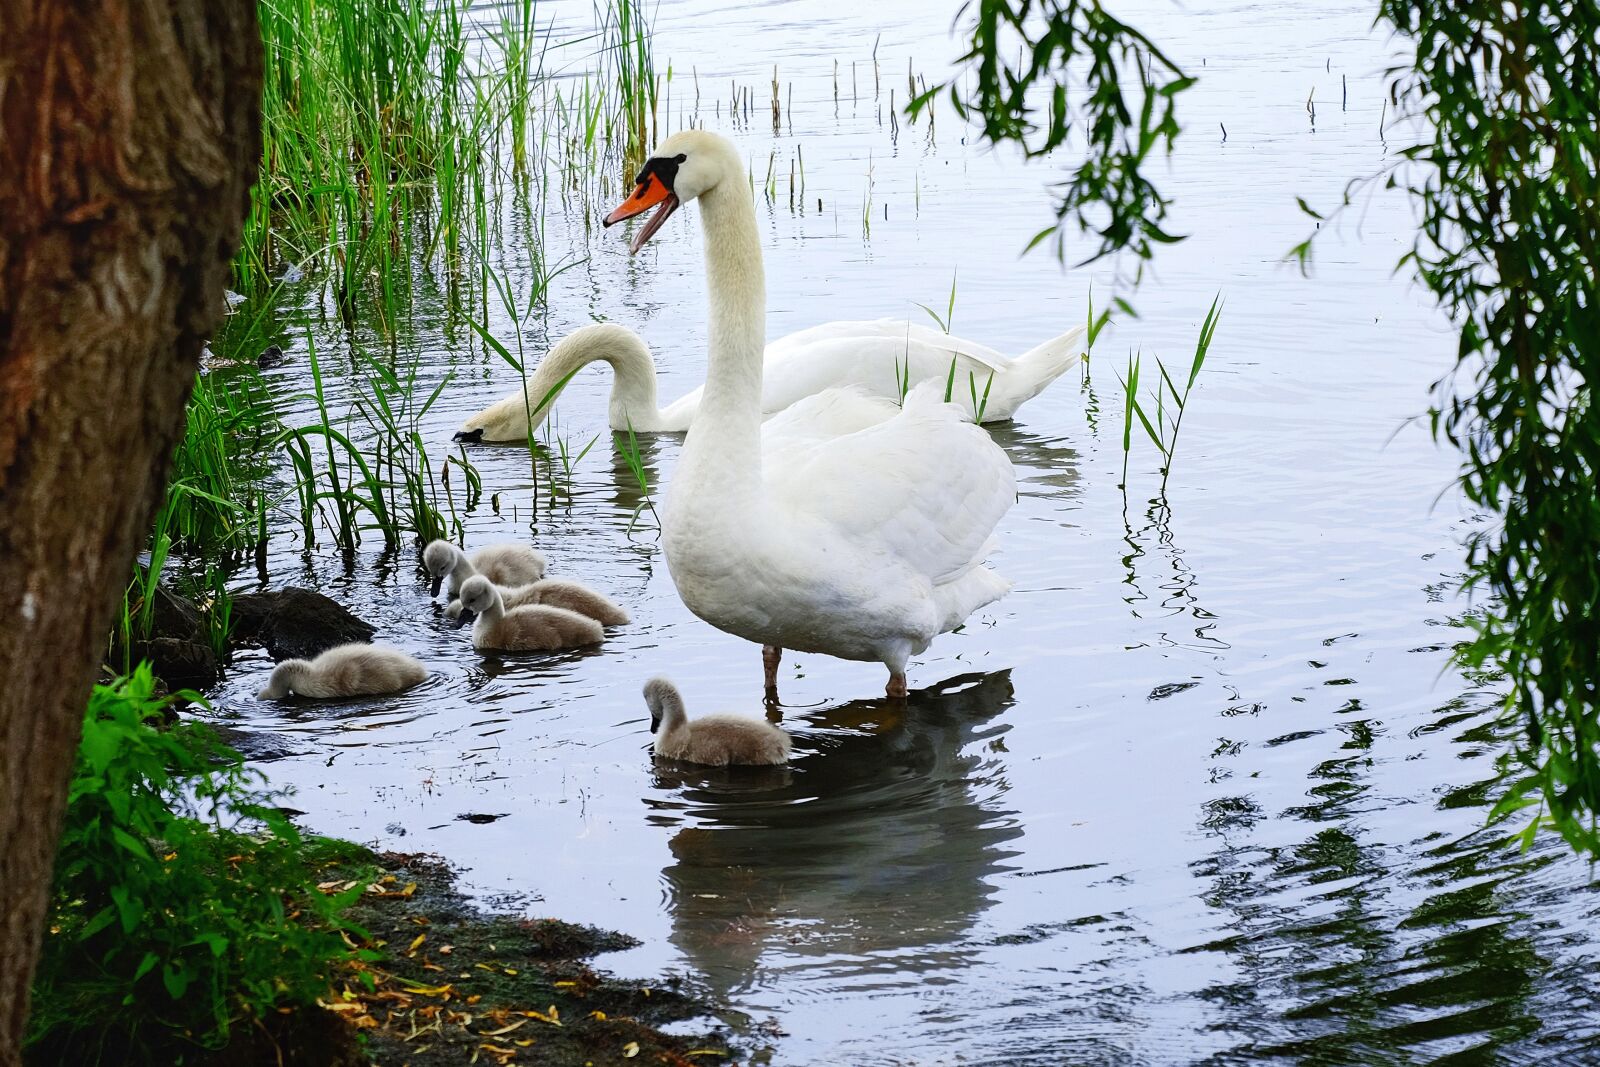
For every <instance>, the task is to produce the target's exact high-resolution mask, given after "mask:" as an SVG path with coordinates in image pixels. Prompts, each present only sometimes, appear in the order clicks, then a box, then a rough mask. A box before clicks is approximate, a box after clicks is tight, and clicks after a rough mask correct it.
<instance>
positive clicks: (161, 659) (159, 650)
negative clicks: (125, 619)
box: [138, 637, 222, 689]
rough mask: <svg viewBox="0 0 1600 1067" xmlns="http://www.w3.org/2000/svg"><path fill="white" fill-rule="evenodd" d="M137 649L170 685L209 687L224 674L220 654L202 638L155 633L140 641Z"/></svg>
mask: <svg viewBox="0 0 1600 1067" xmlns="http://www.w3.org/2000/svg"><path fill="white" fill-rule="evenodd" d="M138 652H139V658H140V659H148V660H149V661H150V665H151V667H152V668H153V669H154V670H155V672H156V676H157V677H158V678H160V679H161V680H162V681H163V682H166V683H167V688H168V689H209V688H211V687H212V686H214V685H216V684H217V682H218V681H219V680H220V679H221V677H222V670H221V668H220V667H219V666H218V664H217V654H216V653H215V652H213V651H212V650H211V646H210V645H209V644H206V643H205V642H203V641H191V640H188V639H186V638H182V637H153V638H151V639H150V640H149V641H145V642H143V643H142V644H140V645H139V646H138Z"/></svg>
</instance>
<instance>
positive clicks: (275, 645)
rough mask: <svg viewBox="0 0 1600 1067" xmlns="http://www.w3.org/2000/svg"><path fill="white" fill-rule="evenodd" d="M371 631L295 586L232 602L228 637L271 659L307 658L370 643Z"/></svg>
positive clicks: (327, 601) (338, 608)
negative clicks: (264, 652)
mask: <svg viewBox="0 0 1600 1067" xmlns="http://www.w3.org/2000/svg"><path fill="white" fill-rule="evenodd" d="M375 632H377V628H376V627H375V626H373V625H372V624H371V623H368V622H364V621H362V620H361V619H358V618H356V617H355V616H354V615H352V614H350V613H349V612H348V611H346V610H345V609H344V608H343V607H341V606H340V605H339V604H338V603H336V602H335V601H333V600H330V599H329V598H327V597H325V596H323V595H322V594H321V593H315V592H312V591H311V590H310V589H301V588H300V587H298V586H293V585H291V586H286V587H285V588H283V589H277V590H274V591H272V592H270V593H243V594H241V595H239V596H236V597H234V598H233V637H234V640H235V641H239V642H244V641H251V642H254V643H256V644H258V645H260V646H261V647H262V648H264V649H266V650H267V652H268V653H269V654H271V656H272V658H273V659H274V660H286V659H311V658H312V657H313V656H316V655H318V654H320V653H322V652H326V651H327V650H328V649H330V648H333V647H334V646H335V645H344V644H350V643H352V642H357V643H364V642H367V641H371V640H372V635H373V634H374V633H375Z"/></svg>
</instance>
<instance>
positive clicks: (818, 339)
mask: <svg viewBox="0 0 1600 1067" xmlns="http://www.w3.org/2000/svg"><path fill="white" fill-rule="evenodd" d="M1083 331H1084V328H1083V327H1082V326H1078V327H1075V328H1073V329H1071V330H1068V331H1067V332H1066V333H1064V334H1062V335H1061V336H1060V337H1054V338H1051V339H1050V340H1048V341H1046V342H1045V343H1044V344H1042V345H1040V346H1038V347H1037V348H1034V349H1030V350H1029V351H1027V352H1024V353H1023V354H1022V355H1020V356H1018V357H1017V358H1016V359H1008V358H1007V357H1005V356H1002V355H1001V354H1000V353H999V352H996V351H995V350H994V349H992V348H990V347H988V346H987V345H980V344H978V343H977V342H976V341H967V340H964V339H962V338H960V337H952V336H950V335H948V334H943V333H940V332H939V331H937V330H932V329H929V328H928V327H926V326H923V325H920V324H918V323H911V322H906V321H904V320H901V319H878V320H876V321H867V322H829V323H824V324H823V325H821V326H813V327H811V328H810V329H808V330H801V331H800V332H798V333H792V334H789V335H788V336H787V337H780V338H779V339H778V340H776V341H774V342H772V343H771V344H770V345H768V346H767V349H766V365H765V369H764V371H763V374H762V383H761V410H762V412H763V413H765V414H767V415H772V414H774V413H776V412H779V411H782V410H783V409H784V408H787V407H788V406H789V405H791V404H793V403H795V402H797V401H799V400H801V399H803V398H805V397H808V396H811V395H813V394H815V393H819V392H821V391H822V390H824V389H830V388H835V387H838V386H846V385H849V386H857V387H859V388H861V389H863V390H865V391H866V392H868V393H870V394H872V395H874V396H883V397H890V398H893V399H899V397H900V394H901V392H902V391H903V389H904V387H905V386H908V385H912V384H915V383H917V382H923V381H927V380H928V379H937V380H938V381H939V382H941V383H943V382H947V381H949V378H950V364H951V362H952V361H953V362H954V363H955V385H956V388H955V389H954V390H953V392H952V396H953V397H954V398H955V400H956V402H957V403H959V404H961V405H962V406H964V407H965V408H966V409H967V410H968V411H970V412H973V413H974V414H975V415H976V416H980V417H981V420H980V421H983V422H1002V421H1004V420H1006V419H1009V418H1011V416H1012V415H1014V414H1015V413H1016V410H1017V409H1018V408H1019V407H1021V406H1022V405H1023V404H1024V403H1026V402H1027V401H1029V400H1032V399H1033V398H1034V397H1035V396H1038V395H1039V393H1040V392H1041V391H1042V390H1043V389H1044V388H1045V386H1047V385H1049V384H1050V383H1051V382H1053V381H1055V380H1056V379H1057V378H1059V377H1060V376H1061V375H1062V373H1063V372H1065V371H1066V370H1067V368H1069V367H1071V366H1073V365H1074V364H1076V363H1077V362H1078V359H1079V357H1080V355H1081V354H1082V352H1081V346H1080V344H1079V341H1080V339H1081V338H1082V336H1083ZM591 363H607V364H610V366H611V369H612V373H613V375H614V377H613V378H612V380H611V402H610V405H609V411H608V415H609V420H610V423H611V428H612V429H613V430H628V429H632V430H637V431H638V432H640V433H662V432H677V431H682V430H687V429H688V428H689V423H690V422H691V421H692V420H693V419H694V416H695V412H697V411H699V410H700V395H701V390H699V389H696V390H694V391H693V392H691V393H687V394H685V395H684V396H681V397H679V398H678V399H677V400H674V401H673V402H672V403H670V404H668V405H667V406H666V407H659V406H658V405H657V401H656V365H655V360H653V359H652V358H651V356H650V349H649V348H648V347H646V345H645V343H644V339H643V338H641V337H640V336H639V335H638V334H636V333H634V332H633V331H632V330H630V329H628V328H627V327H625V326H619V325H616V324H615V323H600V324H597V325H593V326H583V327H580V328H578V329H576V330H574V331H573V332H572V333H570V334H568V335H567V336H566V337H564V338H562V339H561V341H560V342H559V343H558V344H557V345H556V346H555V347H554V348H552V349H550V352H549V354H548V355H546V356H545V358H544V359H543V360H542V361H541V362H540V363H539V366H538V367H536V368H535V369H534V371H533V373H532V374H530V375H528V380H527V384H526V386H525V387H524V389H522V390H518V391H516V392H513V393H511V394H510V395H509V396H506V397H505V398H504V399H502V400H497V401H495V402H494V403H493V404H491V405H489V406H488V407H486V408H484V409H483V410H482V411H480V412H478V413H477V414H475V415H473V416H472V417H470V418H469V419H467V420H466V422H464V423H462V424H461V429H460V431H459V432H457V434H456V437H457V438H458V439H459V440H462V441H525V440H527V438H528V435H529V433H530V432H531V431H533V430H537V429H538V428H539V426H540V424H541V423H543V422H544V420H545V416H546V415H548V414H549V413H550V408H551V407H552V406H553V405H554V403H555V397H556V396H558V395H559V394H560V392H561V390H562V388H563V387H565V385H566V384H567V382H568V380H570V379H571V377H572V375H573V374H575V373H576V372H577V371H579V370H581V369H583V368H584V367H586V366H588V365H589V364H591ZM524 392H526V396H524Z"/></svg>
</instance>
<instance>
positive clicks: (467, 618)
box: [456, 607, 477, 630]
mask: <svg viewBox="0 0 1600 1067" xmlns="http://www.w3.org/2000/svg"><path fill="white" fill-rule="evenodd" d="M475 618H477V616H476V615H474V614H473V613H472V612H470V611H468V610H467V609H466V608H465V607H463V608H462V609H461V614H459V615H457V616H456V629H458V630H460V629H463V628H465V627H466V626H468V625H469V624H470V623H471V622H472V620H473V619H475Z"/></svg>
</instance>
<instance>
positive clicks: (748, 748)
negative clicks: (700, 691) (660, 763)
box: [644, 678, 790, 767]
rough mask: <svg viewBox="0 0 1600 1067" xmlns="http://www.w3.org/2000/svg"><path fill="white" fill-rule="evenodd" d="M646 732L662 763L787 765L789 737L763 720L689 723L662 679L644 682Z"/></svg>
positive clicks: (724, 717) (718, 718)
mask: <svg viewBox="0 0 1600 1067" xmlns="http://www.w3.org/2000/svg"><path fill="white" fill-rule="evenodd" d="M644 702H645V704H646V705H648V706H649V708H650V732H651V733H653V734H655V735H656V739H655V744H654V745H653V746H652V747H653V748H654V749H655V753H656V755H657V756H659V757H661V758H662V759H673V760H681V761H682V762H684V763H702V764H705V765H707V766H710V767H728V766H734V765H739V766H747V767H772V766H777V765H778V764H780V763H788V762H789V745H790V741H789V735H788V734H786V733H784V732H783V731H782V730H780V729H778V728H777V727H776V726H774V725H772V724H771V723H770V722H766V721H764V720H762V719H753V718H751V717H749V716H747V715H728V714H725V713H718V714H714V715H702V716H700V717H699V718H698V719H693V720H691V719H690V718H689V716H688V713H686V712H685V711H684V710H683V697H682V696H680V695H679V694H678V687H677V686H675V685H673V684H672V683H671V682H669V681H667V680H666V679H665V678H652V679H650V680H649V681H648V682H646V683H644Z"/></svg>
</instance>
